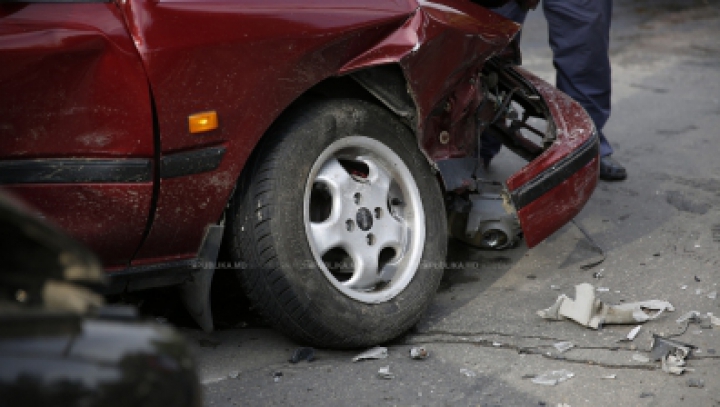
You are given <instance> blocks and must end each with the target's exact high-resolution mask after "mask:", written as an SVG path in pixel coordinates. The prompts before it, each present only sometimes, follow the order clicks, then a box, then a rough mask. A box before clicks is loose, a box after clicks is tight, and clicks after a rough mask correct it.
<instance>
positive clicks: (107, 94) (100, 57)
mask: <svg viewBox="0 0 720 407" xmlns="http://www.w3.org/2000/svg"><path fill="white" fill-rule="evenodd" d="M519 28H520V27H519V26H518V25H517V24H515V23H513V22H512V21H510V20H507V19H505V18H503V17H500V16H499V15H497V14H495V13H493V12H492V11H490V10H488V9H485V8H483V7H481V6H478V5H476V4H473V3H471V2H469V1H464V0H437V1H416V0H404V1H388V0H363V1H350V0H348V1H329V0H304V1H293V0H273V1H258V0H217V1H196V0H159V1H150V0H114V1H112V0H110V1H93V0H83V1H72V0H65V1H60V2H53V1H44V2H34V1H23V2H13V1H10V2H4V3H3V4H2V5H0V95H2V96H0V183H2V184H3V187H4V188H5V189H6V190H8V191H10V192H12V193H13V194H14V195H16V196H19V197H20V198H22V199H24V200H25V201H26V202H28V203H30V204H31V205H32V206H34V208H36V209H37V211H38V212H39V214H41V215H42V216H43V217H46V218H47V219H49V220H51V221H52V222H54V223H55V224H57V225H59V226H60V227H62V228H64V229H65V230H67V231H68V232H70V234H72V235H73V236H74V237H75V238H77V239H78V240H80V241H82V242H84V243H85V244H87V245H88V246H89V247H90V248H92V249H93V250H94V251H95V252H96V253H97V254H98V255H99V256H100V258H101V259H102V261H103V265H104V268H105V269H106V271H107V273H108V275H109V278H110V280H111V282H112V285H111V288H110V289H109V291H108V292H109V293H120V292H127V291H134V290H142V289H146V288H151V287H158V286H168V285H178V286H180V288H181V290H182V293H183V298H184V300H185V303H186V305H187V307H188V309H189V311H190V312H191V314H192V315H193V316H194V317H195V318H196V320H197V321H198V323H199V324H200V325H201V326H202V327H203V328H204V329H206V330H211V329H212V327H213V325H212V316H211V310H210V305H209V288H210V284H211V281H212V278H213V275H214V273H218V272H233V273H236V274H237V277H238V278H239V279H240V281H241V283H242V286H243V287H244V290H245V291H246V293H247V295H248V297H249V298H250V300H251V301H252V303H253V304H254V307H255V308H257V309H259V310H260V311H261V312H262V314H264V316H266V317H267V318H268V320H269V321H270V322H271V323H272V324H273V326H275V327H276V328H278V329H279V330H281V331H282V332H284V333H285V334H287V335H289V336H291V337H293V338H295V339H298V340H300V341H302V342H307V343H311V344H314V345H316V346H330V347H357V346H365V345H370V344H375V343H379V342H383V341H386V340H388V339H391V338H393V337H396V336H397V335H399V334H401V333H403V332H404V331H406V330H407V329H409V328H410V327H411V326H412V325H413V324H415V323H416V322H417V321H418V320H419V318H420V317H421V315H422V313H423V311H424V310H425V309H426V308H427V306H428V304H429V303H430V301H431V300H432V298H433V295H434V293H435V291H436V289H437V287H438V284H439V282H440V278H441V276H442V273H443V264H444V261H445V256H446V247H447V243H448V237H449V235H454V236H456V237H458V238H460V239H463V240H465V241H468V242H470V243H472V244H475V245H477V246H480V247H485V248H494V249H501V248H505V247H510V246H512V245H514V244H516V243H517V242H518V240H519V239H521V238H524V239H525V240H526V242H527V245H528V246H529V247H532V246H534V245H536V244H538V243H539V242H540V241H542V240H543V239H545V238H546V237H547V236H549V235H550V234H552V233H553V232H554V231H556V230H557V229H559V228H560V227H561V226H563V225H564V224H565V223H567V222H568V221H569V220H571V219H572V218H573V217H574V216H575V215H576V214H577V213H578V212H579V211H580V209H581V208H582V207H583V205H584V204H585V203H586V201H587V200H588V199H589V197H590V195H591V194H592V192H593V190H594V188H595V186H596V183H597V175H598V162H599V161H598V144H597V136H596V132H595V129H594V127H593V124H592V121H591V120H590V118H589V117H588V116H587V114H586V113H585V111H584V110H583V109H582V108H581V107H580V106H579V105H578V104H577V103H576V102H574V101H573V100H572V99H570V98H569V97H568V96H566V95H565V94H563V93H561V92H559V91H558V90H556V89H555V88H554V87H552V86H550V85H548V84H547V83H545V82H543V81H542V80H540V79H539V78H537V77H536V76H534V75H532V74H531V73H529V72H527V71H525V70H523V69H522V68H520V67H518V66H516V65H513V64H511V63H509V62H507V59H506V58H499V57H498V56H499V55H500V54H501V53H503V51H504V50H505V49H506V47H507V45H508V43H509V42H510V41H511V40H512V39H513V38H514V36H515V35H516V34H517V33H518V31H519ZM483 134H485V136H484V137H488V136H490V137H495V138H497V139H499V140H501V141H502V142H503V144H504V145H505V146H507V147H508V148H509V149H510V150H512V151H513V152H515V153H517V154H518V155H520V156H521V157H523V158H525V159H527V160H528V164H527V165H526V166H524V167H523V168H522V169H521V170H520V171H518V172H517V173H516V174H514V175H512V176H511V177H510V178H508V179H507V180H505V181H504V182H503V183H502V185H501V186H499V187H498V186H497V185H489V184H488V183H487V182H486V180H484V179H483V178H482V177H481V176H479V175H478V171H477V169H478V168H479V167H478V165H477V164H478V151H479V149H480V147H481V146H480V140H481V138H482V137H481V135H483ZM491 187H492V188H493V189H491ZM221 245H224V246H225V247H226V248H227V251H228V252H229V254H230V256H231V261H229V262H223V263H217V254H218V248H219V247H220V246H221Z"/></svg>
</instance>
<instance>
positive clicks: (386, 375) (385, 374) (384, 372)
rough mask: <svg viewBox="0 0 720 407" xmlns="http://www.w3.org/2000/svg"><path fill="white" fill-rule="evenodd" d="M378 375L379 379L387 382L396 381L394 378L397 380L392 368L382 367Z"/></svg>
mask: <svg viewBox="0 0 720 407" xmlns="http://www.w3.org/2000/svg"><path fill="white" fill-rule="evenodd" d="M377 375H378V377H379V378H381V379H385V380H390V379H394V378H395V374H393V373H392V372H391V371H390V366H383V367H381V368H380V369H379V370H378V372H377Z"/></svg>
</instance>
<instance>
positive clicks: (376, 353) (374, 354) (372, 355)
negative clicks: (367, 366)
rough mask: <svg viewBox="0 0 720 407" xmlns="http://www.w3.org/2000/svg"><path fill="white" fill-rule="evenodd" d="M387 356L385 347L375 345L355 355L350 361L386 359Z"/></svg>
mask: <svg viewBox="0 0 720 407" xmlns="http://www.w3.org/2000/svg"><path fill="white" fill-rule="evenodd" d="M387 357H388V350H387V348H384V347H382V346H377V347H374V348H372V349H368V350H366V351H365V352H363V353H361V354H359V355H357V356H355V357H354V358H353V360H352V361H353V362H358V361H360V360H370V359H386V358H387Z"/></svg>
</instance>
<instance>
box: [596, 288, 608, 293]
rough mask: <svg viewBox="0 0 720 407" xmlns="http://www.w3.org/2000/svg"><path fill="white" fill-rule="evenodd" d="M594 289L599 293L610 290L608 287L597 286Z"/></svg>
mask: <svg viewBox="0 0 720 407" xmlns="http://www.w3.org/2000/svg"><path fill="white" fill-rule="evenodd" d="M595 291H597V292H599V293H606V292H608V291H610V289H609V288H608V287H598V288H597V289H596V290H595Z"/></svg>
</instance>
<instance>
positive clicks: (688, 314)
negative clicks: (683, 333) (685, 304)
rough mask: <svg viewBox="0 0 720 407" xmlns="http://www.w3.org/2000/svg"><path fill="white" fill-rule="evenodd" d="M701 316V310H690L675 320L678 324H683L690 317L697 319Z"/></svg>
mask: <svg viewBox="0 0 720 407" xmlns="http://www.w3.org/2000/svg"><path fill="white" fill-rule="evenodd" d="M699 317H700V312H699V311H688V312H686V313H684V314H683V316H681V317H680V318H678V319H677V321H675V322H677V323H678V324H682V323H683V322H685V321H687V320H689V319H695V318H699Z"/></svg>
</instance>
